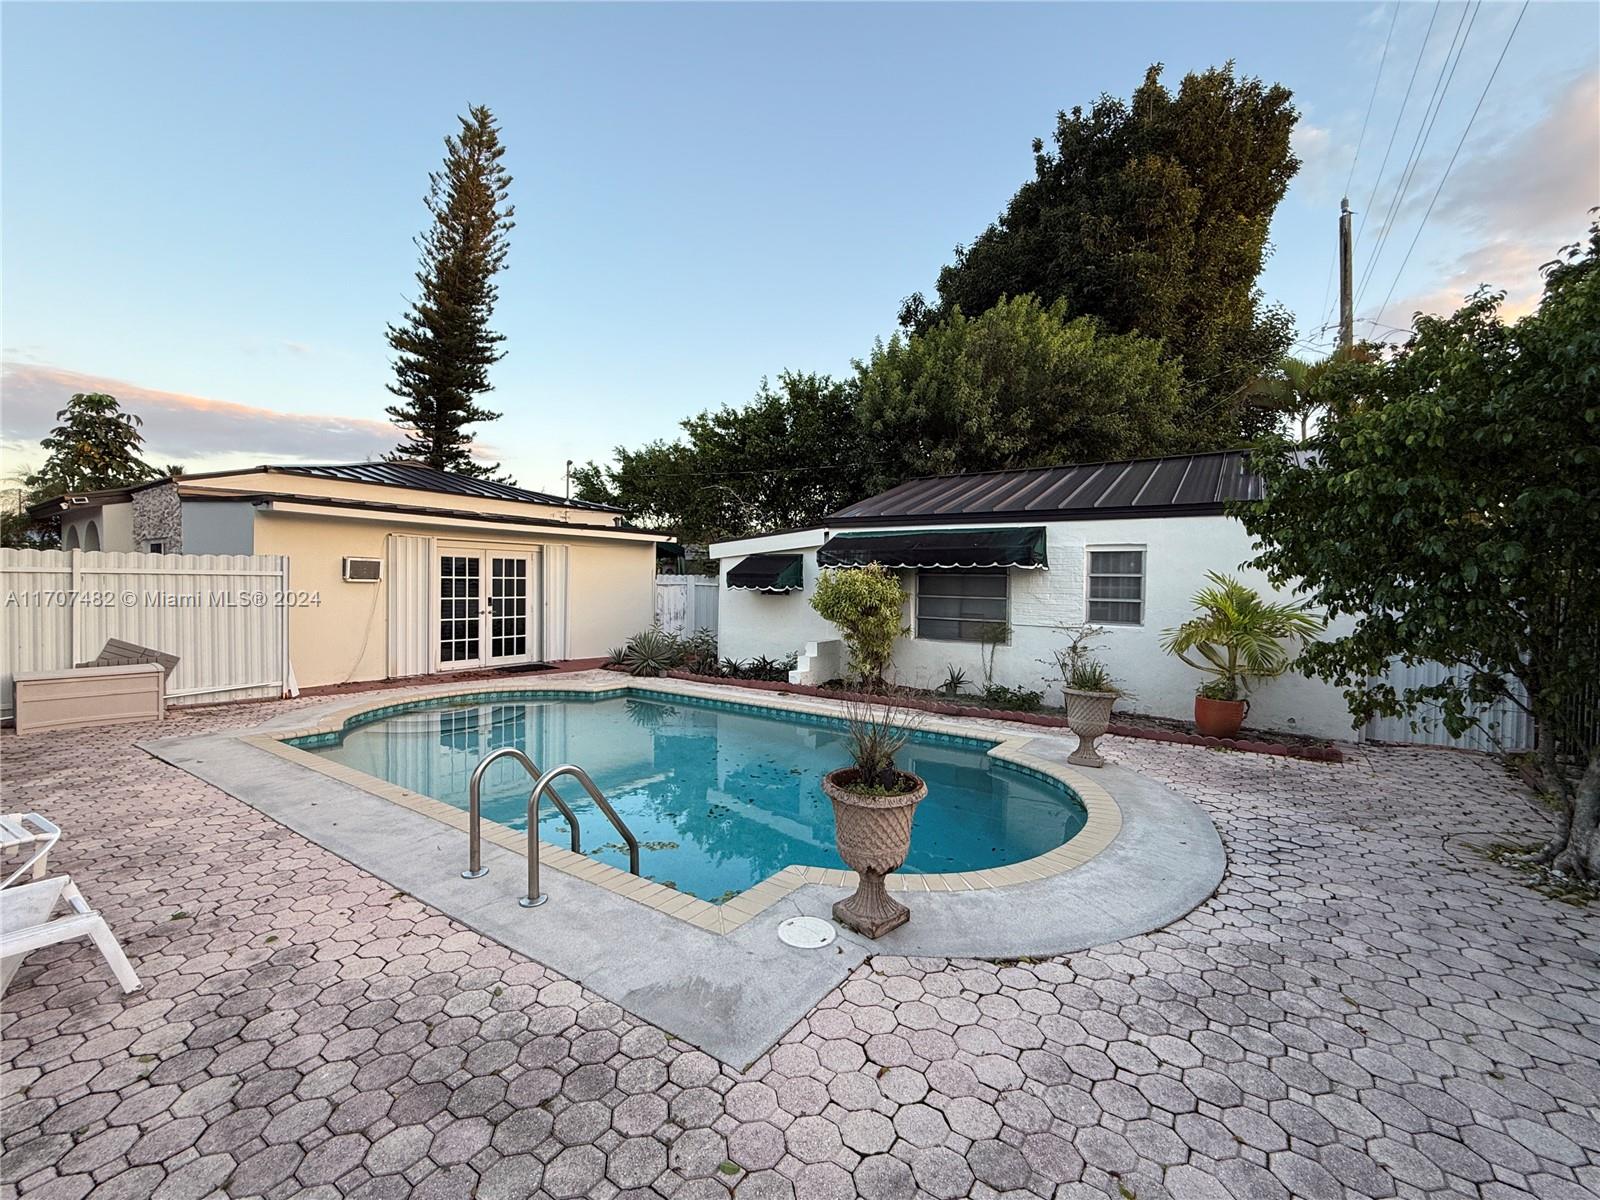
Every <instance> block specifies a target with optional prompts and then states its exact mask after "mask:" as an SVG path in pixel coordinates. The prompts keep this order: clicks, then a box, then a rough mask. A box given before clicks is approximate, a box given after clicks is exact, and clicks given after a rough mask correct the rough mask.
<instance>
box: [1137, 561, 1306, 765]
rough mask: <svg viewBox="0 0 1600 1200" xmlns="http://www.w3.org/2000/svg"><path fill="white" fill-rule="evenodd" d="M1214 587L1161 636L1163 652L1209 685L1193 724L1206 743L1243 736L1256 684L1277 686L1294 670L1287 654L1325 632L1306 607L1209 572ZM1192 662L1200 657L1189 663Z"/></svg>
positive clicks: (1204, 688) (1204, 686)
mask: <svg viewBox="0 0 1600 1200" xmlns="http://www.w3.org/2000/svg"><path fill="white" fill-rule="evenodd" d="M1206 578H1207V579H1209V580H1210V581H1211V583H1210V586H1209V587H1203V588H1201V589H1200V590H1199V591H1198V592H1196V593H1195V594H1194V597H1193V599H1192V600H1191V601H1190V603H1191V604H1193V605H1194V608H1195V610H1196V611H1195V615H1194V616H1193V617H1191V618H1189V620H1187V621H1185V622H1184V623H1183V624H1182V625H1179V626H1178V627H1177V628H1176V629H1168V630H1167V631H1166V632H1165V633H1163V634H1162V635H1161V647H1162V649H1164V650H1165V651H1166V652H1167V653H1168V654H1175V655H1177V656H1178V657H1179V658H1180V659H1182V660H1183V661H1184V662H1185V663H1187V664H1188V665H1189V666H1191V667H1193V668H1195V670H1197V671H1202V672H1204V673H1205V674H1206V675H1208V676H1209V677H1210V678H1208V679H1207V680H1206V681H1205V682H1204V683H1203V684H1201V686H1200V689H1199V691H1198V692H1197V693H1196V695H1195V698H1194V724H1195V728H1196V729H1198V730H1199V731H1200V732H1201V733H1202V734H1204V735H1205V736H1206V737H1218V738H1228V737H1232V736H1233V735H1234V734H1236V733H1238V732H1239V726H1240V725H1242V724H1244V718H1245V715H1246V714H1247V713H1248V712H1249V711H1250V703H1249V701H1248V700H1247V699H1245V693H1246V692H1248V691H1249V690H1250V689H1251V687H1252V686H1253V683H1254V682H1256V681H1259V680H1263V679H1274V678H1276V677H1277V676H1279V675H1282V674H1283V673H1284V672H1285V671H1287V670H1288V669H1289V665H1290V663H1291V662H1293V658H1292V657H1291V656H1290V650H1291V649H1292V648H1294V647H1295V646H1296V645H1298V644H1299V643H1302V642H1308V641H1311V640H1313V639H1314V638H1315V637H1316V636H1317V634H1318V633H1320V632H1321V631H1322V629H1323V627H1324V626H1325V625H1326V624H1327V620H1326V618H1324V617H1323V616H1322V615H1321V614H1319V613H1314V612H1312V611H1311V608H1310V606H1309V605H1306V604H1297V603H1294V602H1291V601H1284V602H1273V601H1269V600H1263V599H1262V598H1261V594H1260V593H1259V592H1257V591H1256V590H1255V589H1254V588H1252V587H1247V586H1245V585H1244V584H1242V583H1240V582H1239V581H1238V580H1237V579H1234V578H1233V577H1232V576H1230V575H1221V574H1218V573H1217V572H1216V571H1208V572H1207V573H1206ZM1191 655H1193V656H1195V657H1190V656H1191Z"/></svg>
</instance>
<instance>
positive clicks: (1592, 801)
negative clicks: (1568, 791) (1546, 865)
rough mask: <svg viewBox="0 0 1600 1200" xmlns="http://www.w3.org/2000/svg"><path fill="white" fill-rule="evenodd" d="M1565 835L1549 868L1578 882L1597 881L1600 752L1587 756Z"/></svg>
mask: <svg viewBox="0 0 1600 1200" xmlns="http://www.w3.org/2000/svg"><path fill="white" fill-rule="evenodd" d="M1566 834H1567V836H1566V842H1565V845H1563V846H1561V848H1560V849H1559V850H1557V852H1556V856H1555V858H1554V859H1553V860H1551V863H1550V865H1551V866H1552V867H1553V868H1554V869H1555V870H1557V871H1564V872H1566V873H1567V874H1568V875H1575V876H1577V877H1578V878H1580V879H1600V749H1596V750H1595V752H1594V753H1593V754H1591V755H1590V756H1589V765H1588V766H1587V767H1586V768H1585V769H1584V772H1583V777H1582V778H1581V779H1579V780H1578V787H1577V791H1576V792H1575V793H1574V795H1573V801H1572V819H1571V820H1570V821H1569V822H1568V823H1567V831H1566Z"/></svg>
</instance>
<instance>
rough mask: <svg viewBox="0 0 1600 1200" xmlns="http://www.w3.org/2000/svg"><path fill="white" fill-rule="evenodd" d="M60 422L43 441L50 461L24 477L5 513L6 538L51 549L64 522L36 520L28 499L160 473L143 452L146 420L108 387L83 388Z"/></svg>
mask: <svg viewBox="0 0 1600 1200" xmlns="http://www.w3.org/2000/svg"><path fill="white" fill-rule="evenodd" d="M56 421H57V422H58V424H57V425H56V427H55V428H54V429H53V430H51V431H50V434H49V436H48V437H46V438H43V439H42V440H41V441H40V443H39V444H40V446H41V447H42V448H43V449H44V450H45V452H46V454H47V455H48V457H47V458H46V459H45V462H44V465H43V466H42V467H40V468H39V470H38V471H36V472H34V473H33V474H32V475H28V476H26V477H24V478H23V480H22V487H21V489H19V495H18V496H17V502H16V504H15V506H14V507H13V508H12V509H11V510H10V511H7V512H5V513H4V514H3V516H0V543H3V544H4V545H7V546H17V547H27V548H34V549H46V548H48V547H50V546H53V545H55V544H56V542H57V540H58V538H59V533H60V530H59V524H58V522H56V521H55V520H53V519H52V520H50V521H36V520H34V519H33V518H32V517H30V516H29V515H28V513H27V505H30V504H37V503H39V502H40V501H41V500H49V499H52V498H54V497H56V496H64V495H66V494H67V493H69V492H92V491H95V490H97V489H99V488H113V487H126V486H127V485H129V484H133V483H141V482H143V481H144V480H146V479H153V478H155V477H156V476H157V475H159V474H160V472H159V471H157V470H156V468H154V467H153V466H151V465H150V464H149V463H147V462H145V461H144V459H142V458H140V457H139V454H140V449H141V447H142V446H143V445H144V436H143V435H142V434H141V433H140V432H139V426H140V425H141V424H142V422H141V421H140V420H139V418H138V417H137V416H135V415H134V414H133V413H130V412H124V411H123V409H122V405H121V404H119V403H118V402H117V398H116V397H115V396H108V395H106V394H105V393H104V392H78V393H75V394H74V395H73V397H72V398H71V399H70V400H68V401H67V406H66V407H65V408H63V409H61V410H60V411H59V412H57V413H56Z"/></svg>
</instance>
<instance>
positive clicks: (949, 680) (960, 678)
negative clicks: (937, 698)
mask: <svg viewBox="0 0 1600 1200" xmlns="http://www.w3.org/2000/svg"><path fill="white" fill-rule="evenodd" d="M966 686H967V673H966V672H965V671H963V670H962V669H961V668H960V667H958V666H956V665H955V663H949V664H948V665H946V667H945V671H944V682H943V683H941V684H940V685H939V690H940V691H941V692H943V693H944V694H945V695H946V696H959V695H960V694H961V692H962V689H964V688H965V687H966Z"/></svg>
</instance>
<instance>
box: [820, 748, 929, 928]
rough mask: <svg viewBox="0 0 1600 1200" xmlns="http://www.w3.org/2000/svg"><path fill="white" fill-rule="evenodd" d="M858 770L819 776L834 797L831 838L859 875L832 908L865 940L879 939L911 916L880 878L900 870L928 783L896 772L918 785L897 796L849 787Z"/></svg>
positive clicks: (837, 917)
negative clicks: (847, 893)
mask: <svg viewBox="0 0 1600 1200" xmlns="http://www.w3.org/2000/svg"><path fill="white" fill-rule="evenodd" d="M855 777H856V770H855V768H854V767H846V768H844V769H843V770H840V771H833V772H831V773H830V774H828V775H825V776H823V779H822V790H823V791H824V792H825V793H827V796H828V799H829V800H832V801H833V823H834V836H835V837H836V839H837V840H838V843H839V856H840V857H841V858H843V859H844V861H845V863H846V864H847V865H848V866H849V867H850V869H851V870H852V871H854V872H855V873H856V874H857V875H859V876H860V877H861V883H860V885H859V886H858V887H857V888H856V892H855V895H853V896H849V897H847V898H846V899H844V900H840V901H839V902H838V903H837V904H835V905H834V906H833V919H834V920H835V921H838V922H839V923H840V924H841V925H846V926H848V927H849V928H851V929H854V930H855V931H856V932H857V933H860V934H863V935H865V936H866V937H869V938H879V937H882V936H883V935H884V934H886V933H888V932H889V931H890V930H891V929H898V928H899V927H900V926H901V925H904V924H905V923H906V922H907V921H909V920H910V919H911V910H910V909H908V908H907V907H906V906H905V905H904V904H901V903H899V902H898V901H897V900H893V899H891V898H890V896H889V893H888V890H887V889H886V888H885V887H884V886H883V878H884V876H885V875H890V874H892V873H893V872H895V871H898V870H899V869H900V867H901V866H902V865H903V864H904V863H905V861H906V855H907V854H909V853H910V852H911V818H912V817H913V816H914V815H916V811H917V805H918V804H921V803H922V801H923V800H924V799H925V798H926V797H927V795H928V785H927V784H926V783H924V782H923V781H922V780H921V779H919V778H917V776H915V775H912V774H911V773H910V772H908V771H902V772H900V777H901V778H902V779H909V780H911V781H912V782H914V783H915V784H916V787H915V788H914V789H912V790H911V791H908V792H902V793H900V794H899V795H895V796H873V795H865V794H863V793H860V792H854V791H851V790H850V785H851V784H852V783H854V782H855Z"/></svg>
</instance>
